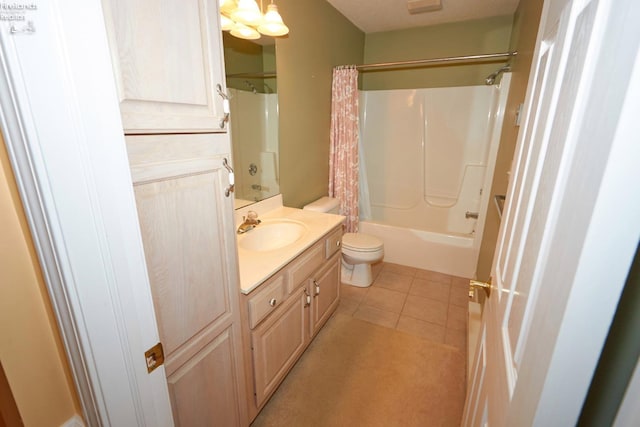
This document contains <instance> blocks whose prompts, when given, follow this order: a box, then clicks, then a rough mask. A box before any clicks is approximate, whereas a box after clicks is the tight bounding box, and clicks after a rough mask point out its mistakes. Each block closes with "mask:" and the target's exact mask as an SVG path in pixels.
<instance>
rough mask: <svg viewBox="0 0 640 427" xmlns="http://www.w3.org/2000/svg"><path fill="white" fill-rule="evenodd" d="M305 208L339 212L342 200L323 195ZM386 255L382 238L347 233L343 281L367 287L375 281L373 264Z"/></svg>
mask: <svg viewBox="0 0 640 427" xmlns="http://www.w3.org/2000/svg"><path fill="white" fill-rule="evenodd" d="M303 209H307V210H311V211H316V212H325V213H332V214H339V209H340V202H339V201H338V200H337V199H334V198H331V197H322V198H320V199H318V200H316V201H315V202H312V203H310V204H308V205H306V206H305V207H304V208H303ZM383 256H384V244H383V243H382V240H380V239H378V238H377V237H375V236H372V235H370V234H365V233H345V234H344V235H343V236H342V278H341V280H342V283H346V284H348V285H352V286H359V287H362V288H364V287H367V286H370V285H371V282H373V275H372V274H371V264H373V263H375V262H378V261H381V260H382V257H383Z"/></svg>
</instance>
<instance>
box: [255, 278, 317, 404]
mask: <svg viewBox="0 0 640 427" xmlns="http://www.w3.org/2000/svg"><path fill="white" fill-rule="evenodd" d="M305 289H306V288H299V289H297V290H296V291H295V292H294V294H292V295H291V296H290V297H289V298H288V299H287V300H286V301H285V302H284V303H283V304H282V306H280V308H279V309H278V310H277V311H276V312H274V313H272V314H271V315H270V316H269V318H267V320H265V321H264V322H263V323H262V324H260V325H259V326H258V327H257V328H256V329H254V330H253V331H252V333H251V347H252V349H253V373H254V381H255V394H256V396H255V397H256V406H257V407H258V408H260V406H261V405H262V404H263V403H264V401H265V400H266V399H267V398H268V397H269V396H270V395H271V393H273V391H274V390H275V389H276V388H277V387H278V385H279V384H280V381H282V379H283V378H284V376H285V375H286V374H287V373H288V372H289V369H291V367H292V366H293V365H294V364H295V363H296V360H298V357H299V356H300V355H301V354H302V352H303V351H304V349H305V348H306V346H307V343H308V341H309V334H308V329H307V325H308V314H307V313H308V310H309V307H308V306H307V296H306V294H305V292H304V291H305Z"/></svg>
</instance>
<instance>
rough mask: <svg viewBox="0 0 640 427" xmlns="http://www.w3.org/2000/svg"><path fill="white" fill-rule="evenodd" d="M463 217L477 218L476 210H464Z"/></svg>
mask: <svg viewBox="0 0 640 427" xmlns="http://www.w3.org/2000/svg"><path fill="white" fill-rule="evenodd" d="M464 217H465V218H467V219H469V218H473V219H478V212H469V211H466V212H465V213H464Z"/></svg>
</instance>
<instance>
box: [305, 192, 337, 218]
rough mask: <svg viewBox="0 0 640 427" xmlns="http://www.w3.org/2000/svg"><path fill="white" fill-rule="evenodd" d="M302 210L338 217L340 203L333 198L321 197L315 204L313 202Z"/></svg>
mask: <svg viewBox="0 0 640 427" xmlns="http://www.w3.org/2000/svg"><path fill="white" fill-rule="evenodd" d="M302 209H306V210H309V211H315V212H324V213H331V214H336V215H338V214H339V213H340V202H339V201H338V199H334V198H333V197H326V196H325V197H321V198H319V199H318V200H316V201H315V202H311V203H309V204H308V205H306V206H304V207H303V208H302Z"/></svg>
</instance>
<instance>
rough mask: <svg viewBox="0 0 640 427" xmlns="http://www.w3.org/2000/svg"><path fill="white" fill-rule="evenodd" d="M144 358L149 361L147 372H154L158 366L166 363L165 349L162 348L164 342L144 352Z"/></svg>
mask: <svg viewBox="0 0 640 427" xmlns="http://www.w3.org/2000/svg"><path fill="white" fill-rule="evenodd" d="M144 358H145V359H146V361H147V372H148V373H151V372H153V371H154V370H155V369H156V368H157V367H158V366H162V364H163V363H164V350H163V349H162V343H161V342H159V343H158V344H156V345H154V346H153V347H151V348H150V349H149V350H147V351H145V352H144Z"/></svg>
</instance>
